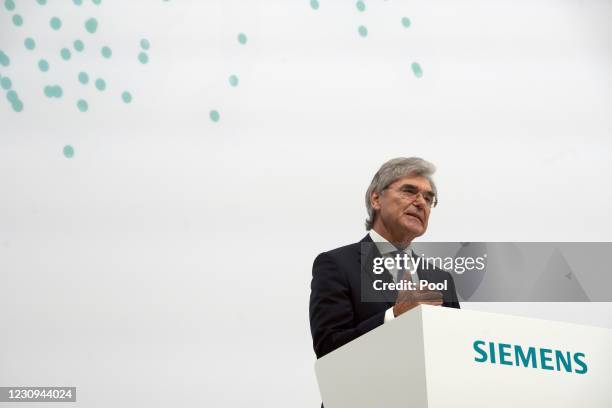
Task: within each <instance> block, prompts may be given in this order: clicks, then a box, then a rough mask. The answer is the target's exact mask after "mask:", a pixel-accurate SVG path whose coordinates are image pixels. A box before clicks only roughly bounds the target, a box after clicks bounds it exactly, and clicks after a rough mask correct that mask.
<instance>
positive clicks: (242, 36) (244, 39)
mask: <svg viewBox="0 0 612 408" xmlns="http://www.w3.org/2000/svg"><path fill="white" fill-rule="evenodd" d="M247 41H248V39H247V36H246V34H245V33H240V34H238V42H239V43H240V44H242V45H244V44H246V43H247Z"/></svg>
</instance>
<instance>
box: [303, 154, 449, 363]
mask: <svg viewBox="0 0 612 408" xmlns="http://www.w3.org/2000/svg"><path fill="white" fill-rule="evenodd" d="M434 171H435V167H434V166H433V165H432V164H431V163H429V162H427V161H425V160H423V159H420V158H416V157H411V158H397V159H393V160H390V161H388V162H386V163H385V164H383V165H382V167H381V168H380V169H379V170H378V172H377V173H376V174H375V175H374V178H373V179H372V182H371V183H370V187H369V188H368V190H367V192H366V207H367V210H368V216H369V217H368V219H367V220H366V229H367V230H368V231H369V232H368V235H366V236H365V238H363V239H362V240H361V241H360V242H358V243H355V244H351V245H347V246H344V247H341V248H337V249H334V250H331V251H328V252H324V253H322V254H320V255H319V256H317V258H316V259H315V261H314V265H313V268H312V283H311V289H312V291H311V294H310V329H311V333H312V338H313V345H314V349H315V353H316V355H317V358H320V357H322V356H324V355H325V354H327V353H329V352H331V351H333V350H335V349H337V348H338V347H340V346H342V345H344V344H346V343H348V342H350V341H351V340H353V339H355V338H357V337H359V336H361V335H362V334H364V333H366V332H368V331H370V330H372V329H374V328H376V327H378V326H380V325H382V324H384V323H386V322H389V321H390V320H393V319H394V318H396V317H398V316H399V315H401V314H402V313H405V312H407V311H408V310H410V309H412V308H414V307H416V306H417V305H420V304H428V305H442V306H446V307H455V308H459V301H458V300H457V295H456V292H455V285H454V282H453V279H452V277H451V276H450V274H449V273H448V272H445V271H442V270H439V269H434V268H428V267H423V264H422V263H417V265H418V268H417V269H416V270H415V268H414V265H415V263H416V262H414V260H415V259H416V258H415V254H414V253H413V252H412V250H411V247H410V244H411V243H412V240H413V239H415V238H416V237H419V236H421V235H423V234H424V233H425V231H426V230H427V223H428V221H429V215H430V212H431V209H432V208H433V207H435V206H436V204H437V190H436V186H435V184H434V182H433V180H432V177H431V176H432V174H433V173H434ZM389 258H390V259H391V260H389ZM406 260H409V262H406ZM395 261H397V262H395ZM401 261H404V262H401ZM383 262H384V265H385V267H384V268H383V267H382V266H381V265H382V264H383ZM377 265H378V266H379V268H378V270H377V268H376V267H375V266H377ZM386 266H389V267H386ZM381 270H382V272H381ZM421 280H426V281H428V282H436V283H445V284H446V289H445V290H442V291H431V290H428V289H426V288H423V289H419V282H420V281H421ZM408 282H412V283H411V284H412V285H413V286H412V287H411V288H410V289H408V288H403V289H402V288H401V287H400V289H399V290H395V289H393V285H394V284H395V285H396V286H399V285H398V284H399V283H404V284H407V283H408ZM383 284H386V289H385V290H381V286H382V285H383ZM405 286H409V285H408V284H407V285H405ZM405 286H404V287H405ZM389 288H391V289H389Z"/></svg>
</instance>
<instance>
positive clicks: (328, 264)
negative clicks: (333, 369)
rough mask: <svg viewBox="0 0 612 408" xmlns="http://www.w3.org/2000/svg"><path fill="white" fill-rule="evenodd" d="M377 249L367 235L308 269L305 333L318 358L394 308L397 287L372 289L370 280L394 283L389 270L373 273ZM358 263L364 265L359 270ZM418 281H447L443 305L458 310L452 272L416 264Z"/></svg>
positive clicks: (378, 322)
mask: <svg viewBox="0 0 612 408" xmlns="http://www.w3.org/2000/svg"><path fill="white" fill-rule="evenodd" d="M379 256H380V252H379V251H378V249H377V248H376V246H375V245H374V244H373V242H372V239H371V238H370V235H369V234H368V235H366V237H365V238H364V239H362V240H361V241H360V242H357V243H355V244H351V245H347V246H344V247H341V248H337V249H334V250H331V251H328V252H323V253H322V254H319V256H317V258H316V259H315V261H314V264H313V267H312V283H311V293H310V331H311V333H312V340H313V345H314V350H315V353H316V355H317V358H320V357H322V356H324V355H325V354H327V353H329V352H331V351H334V350H335V349H337V348H338V347H340V346H342V345H344V344H346V343H348V342H349V341H351V340H353V339H355V338H357V337H359V336H361V335H362V334H364V333H367V332H369V331H370V330H372V329H375V328H376V327H378V326H380V325H381V324H383V323H384V318H385V311H386V310H387V309H389V308H390V307H393V305H394V304H395V300H396V298H397V291H385V292H383V291H376V290H374V288H373V286H372V282H373V280H374V279H382V280H383V281H384V282H389V283H391V282H393V277H392V276H391V274H390V273H389V272H388V271H386V270H385V271H384V272H383V273H382V274H381V275H374V274H373V273H372V266H373V259H374V258H375V257H379ZM362 265H365V268H363V272H362ZM417 274H418V276H419V278H420V279H425V280H427V281H429V282H443V281H444V280H447V281H448V290H446V291H444V292H443V296H444V298H443V300H444V303H443V306H446V307H454V308H459V301H458V299H457V294H456V292H455V284H454V282H453V278H452V277H451V275H450V274H449V273H448V272H446V271H442V270H439V269H427V270H425V269H423V268H422V267H420V266H419V268H418V269H417Z"/></svg>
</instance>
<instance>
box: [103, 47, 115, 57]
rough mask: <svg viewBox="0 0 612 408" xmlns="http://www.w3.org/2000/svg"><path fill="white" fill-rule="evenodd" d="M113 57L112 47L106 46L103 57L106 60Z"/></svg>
mask: <svg viewBox="0 0 612 408" xmlns="http://www.w3.org/2000/svg"><path fill="white" fill-rule="evenodd" d="M112 55H113V50H111V49H110V47H107V46H104V47H102V56H103V57H104V58H110V57H111V56H112Z"/></svg>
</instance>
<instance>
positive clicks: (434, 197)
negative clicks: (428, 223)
mask: <svg viewBox="0 0 612 408" xmlns="http://www.w3.org/2000/svg"><path fill="white" fill-rule="evenodd" d="M406 187H412V188H413V189H414V190H416V192H412V193H410V192H408V191H403V190H405V188H406ZM384 190H393V191H396V192H397V193H399V194H400V195H402V196H403V198H406V199H408V200H410V199H411V200H412V201H416V200H417V197H418V196H419V195H420V196H421V198H423V201H424V202H425V205H426V206H427V208H429V209H431V208H434V207H436V206H437V205H438V203H439V201H438V196H437V195H436V194H435V193H434V192H433V191H429V190H421V189H420V188H418V187H417V186H415V185H414V184H409V183H408V184H403V185H402V186H400V187H399V188H398V189H397V190H395V189H392V188H390V186H387V187H385V188H384V189H383V191H384ZM407 195H410V196H411V197H407ZM425 195H430V196H431V203H430V202H428V201H427V198H426V197H425Z"/></svg>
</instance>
